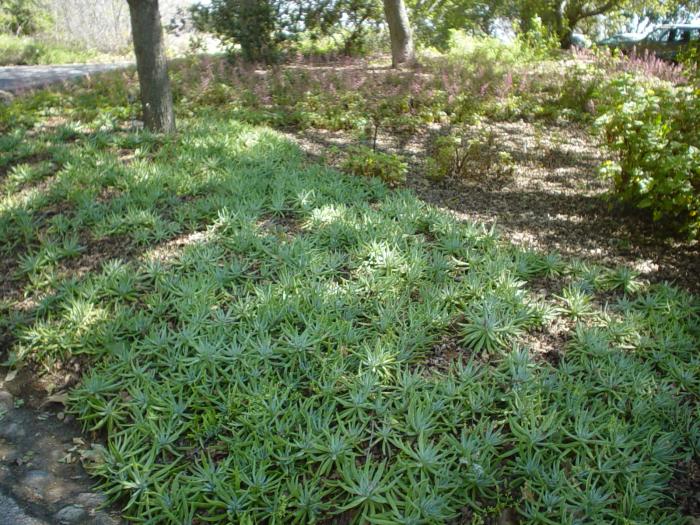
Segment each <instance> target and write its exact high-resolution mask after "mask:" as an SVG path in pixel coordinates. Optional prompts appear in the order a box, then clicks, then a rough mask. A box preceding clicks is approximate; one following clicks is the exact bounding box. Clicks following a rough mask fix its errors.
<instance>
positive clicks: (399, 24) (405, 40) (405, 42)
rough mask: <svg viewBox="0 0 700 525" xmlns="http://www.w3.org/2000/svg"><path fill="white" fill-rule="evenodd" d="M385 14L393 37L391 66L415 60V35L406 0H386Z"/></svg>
mask: <svg viewBox="0 0 700 525" xmlns="http://www.w3.org/2000/svg"><path fill="white" fill-rule="evenodd" d="M384 15H385V16H386V22H387V24H388V25H389V37H390V38H391V67H398V66H399V65H401V64H406V63H411V62H413V61H414V59H415V54H414V49H413V35H412V34H411V24H410V23H409V21H408V12H407V11H406V4H405V3H404V0H384Z"/></svg>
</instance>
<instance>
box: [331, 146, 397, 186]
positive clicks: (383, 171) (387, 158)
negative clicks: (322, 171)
mask: <svg viewBox="0 0 700 525" xmlns="http://www.w3.org/2000/svg"><path fill="white" fill-rule="evenodd" d="M342 168H343V169H344V170H345V171H347V172H349V173H352V174H353V175H359V176H362V177H378V178H380V179H381V180H383V181H384V182H386V183H387V184H389V185H390V186H398V185H399V184H403V183H404V182H406V171H407V169H408V166H407V164H406V163H405V162H404V161H403V160H402V159H401V157H400V156H399V155H393V154H391V153H382V152H381V151H376V150H373V149H372V148H368V147H367V146H354V147H352V148H350V149H349V150H348V156H347V158H346V159H345V161H344V162H343V164H342Z"/></svg>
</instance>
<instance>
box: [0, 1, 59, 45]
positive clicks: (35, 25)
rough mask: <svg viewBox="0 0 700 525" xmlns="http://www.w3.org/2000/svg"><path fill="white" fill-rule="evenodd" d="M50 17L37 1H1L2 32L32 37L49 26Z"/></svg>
mask: <svg viewBox="0 0 700 525" xmlns="http://www.w3.org/2000/svg"><path fill="white" fill-rule="evenodd" d="M48 23H49V17H48V14H47V12H46V10H45V9H43V6H42V5H40V4H39V2H37V1H36V0H0V31H1V32H3V33H12V34H13V35H15V36H25V35H32V34H34V33H36V32H38V31H39V30H40V29H42V27H44V26H46V25H48Z"/></svg>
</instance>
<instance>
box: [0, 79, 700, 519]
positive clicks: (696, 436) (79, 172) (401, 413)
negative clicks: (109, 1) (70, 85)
mask: <svg viewBox="0 0 700 525" xmlns="http://www.w3.org/2000/svg"><path fill="white" fill-rule="evenodd" d="M127 92H128V87H124V86H119V85H116V84H112V83H109V82H107V83H105V84H97V85H93V86H92V87H91V89H90V90H86V91H81V90H74V92H73V93H72V94H71V95H66V97H65V98H64V99H62V98H61V97H59V96H52V95H50V94H40V95H37V96H36V97H35V98H31V99H24V100H20V101H17V102H16V103H15V105H13V106H11V107H9V108H8V109H7V110H6V111H7V112H6V113H5V115H7V116H8V118H9V119H13V120H12V122H13V125H12V127H13V131H12V133H11V134H10V135H8V136H6V137H3V139H2V141H0V147H1V148H2V152H3V157H5V156H7V157H8V158H10V160H9V161H7V163H6V164H5V165H4V166H5V169H7V174H9V175H7V174H6V175H5V176H3V177H2V178H0V195H1V199H0V253H1V254H2V256H3V258H4V259H5V260H6V261H9V268H10V270H11V271H10V272H8V274H9V275H12V276H13V279H15V280H16V283H18V284H17V285H18V286H21V293H20V294H19V296H18V297H22V298H24V299H26V300H30V301H32V302H33V304H35V308H34V309H33V310H32V313H31V316H26V315H16V316H15V317H16V318H15V319H14V321H13V322H12V323H8V326H10V327H11V328H10V329H11V330H12V335H13V337H14V339H15V340H16V343H15V344H14V346H13V349H12V355H11V356H10V362H12V363H16V362H23V361H28V360H29V361H34V362H40V363H42V364H45V365H47V366H50V365H51V363H55V362H57V361H64V360H68V359H72V358H76V357H80V358H82V359H84V360H85V361H86V362H88V363H89V364H90V367H89V369H87V370H86V371H85V373H84V376H83V378H82V381H81V383H80V384H79V385H78V386H77V387H76V388H75V389H74V390H73V391H72V393H71V396H70V400H71V401H70V406H71V410H72V411H73V413H74V414H76V415H77V417H78V418H79V419H80V421H81V422H82V423H83V425H84V426H85V429H86V430H88V431H92V432H100V433H102V435H104V437H105V439H106V447H105V450H104V453H103V457H102V458H101V461H98V462H96V463H95V464H94V465H93V470H94V473H95V474H96V475H97V476H99V477H100V479H101V480H102V482H103V485H102V487H103V489H104V490H105V491H106V493H107V494H108V495H109V496H111V497H112V498H113V499H115V500H117V501H119V502H120V503H121V504H122V505H123V508H124V509H125V514H126V515H127V516H128V517H131V518H133V519H135V520H137V521H144V522H152V523H159V522H162V523H172V522H207V523H231V522H234V523H263V522H267V523H310V522H314V521H324V520H325V521H326V522H338V521H342V520H346V521H351V522H355V523H368V522H369V523H377V524H385V523H445V522H448V521H450V520H454V519H457V518H459V517H460V516H465V515H466V516H470V515H471V516H472V518H471V519H472V520H473V521H474V522H478V520H479V519H486V518H487V517H488V516H489V515H492V516H496V517H501V518H502V517H503V516H507V515H511V514H512V513H514V514H517V515H518V516H519V517H520V518H521V519H522V520H523V521H525V522H529V523H579V522H598V523H628V522H635V523H650V524H651V523H683V517H682V516H681V515H680V514H679V512H678V510H677V508H676V506H675V504H674V500H673V497H674V494H673V493H672V491H671V490H670V488H669V483H670V481H671V479H672V478H673V476H674V472H675V468H676V465H677V464H678V463H679V462H682V461H688V460H690V459H692V458H693V457H696V456H697V454H698V447H700V418H699V417H698V412H699V410H698V396H699V394H700V360H699V359H698V356H697V348H698V346H699V345H700V303H699V302H698V299H697V298H696V297H694V296H691V295H689V294H686V293H684V292H682V291H680V290H677V289H675V288H673V287H671V286H667V285H654V286H648V285H645V284H644V283H643V282H639V280H638V279H637V278H636V276H635V275H634V274H633V273H632V272H629V271H626V270H621V269H618V270H606V269H603V268H597V267H591V266H590V265H586V264H582V263H577V262H572V261H567V260H565V259H563V258H562V257H560V256H558V255H557V254H539V253H535V252H526V251H523V250H522V249H520V248H517V247H514V246H512V245H509V244H507V243H505V242H503V241H501V240H500V239H499V237H498V235H497V233H496V232H494V231H492V230H490V229H487V228H485V227H483V226H481V225H479V224H471V223H463V222H459V221H457V220H456V219H455V218H453V217H452V216H450V215H448V214H447V213H444V212H442V211H440V210H438V209H436V208H434V207H431V206H428V205H426V204H425V203H423V202H421V201H420V200H418V199H417V198H416V197H415V195H414V194H413V193H411V192H410V191H407V190H390V189H388V188H387V187H386V186H385V185H384V184H383V183H382V182H381V181H380V180H379V179H377V178H366V177H353V176H350V175H345V174H342V173H339V172H337V171H335V170H333V169H330V168H328V167H325V166H322V165H318V164H314V163H312V162H311V161H309V160H308V159H307V158H305V157H304V156H303V155H302V153H301V152H300V150H299V149H298V148H297V147H296V146H295V145H294V144H292V143H290V142H289V141H288V140H286V139H284V138H283V137H282V136H281V135H278V134H277V133H275V132H274V131H271V130H269V129H267V128H258V127H253V126H251V125H248V124H244V123H240V122H238V121H236V120H233V119H232V118H230V116H229V115H227V114H226V113H225V111H223V110H221V109H219V110H217V111H211V110H206V109H202V108H195V107H194V106H187V105H185V104H181V105H180V106H179V108H180V111H181V114H180V115H179V116H180V121H179V126H180V132H179V134H178V135H177V136H175V137H171V138H163V137H159V136H154V135H151V134H148V133H144V132H141V131H136V130H134V129H131V128H129V127H128V125H127V124H125V123H124V122H123V120H122V119H123V118H125V117H126V118H128V117H129V116H131V115H132V114H133V112H134V108H133V107H132V106H130V105H129V104H128V102H127V97H126V93H127ZM120 101H122V102H121V103H120ZM86 104H93V106H92V108H87V107H85V105H86ZM105 106H106V107H108V108H111V109H109V111H108V115H110V116H109V118H107V119H105V117H104V115H103V114H100V112H97V111H94V112H93V109H94V108H95V107H98V108H99V107H105ZM224 109H226V108H224ZM228 109H231V108H230V107H229V108H228ZM19 115H21V118H22V119H26V122H31V125H30V124H22V122H25V121H23V120H21V119H19V118H18V116H19ZM76 115H82V116H83V117H86V118H85V120H84V121H83V122H84V124H82V125H76V124H66V123H64V124H61V125H59V126H56V127H51V126H49V123H50V119H52V118H53V119H55V118H56V117H57V116H62V117H64V118H69V119H70V120H71V121H74V119H76V118H77V117H76ZM5 125H8V124H7V121H6V123H5ZM19 144H22V146H21V148H19V149H18V145H19ZM18 151H19V152H18ZM10 164H11V165H10ZM47 166H51V168H50V169H48V168H47ZM555 278H556V280H557V282H559V283H561V284H560V286H561V288H560V289H558V290H557V293H556V294H554V295H553V296H552V297H551V298H542V297H540V296H538V295H536V294H535V293H534V292H533V291H532V290H533V289H535V288H536V284H537V282H538V280H540V281H541V280H542V279H555ZM8 297H9V298H8V299H6V300H5V305H6V306H4V307H3V308H4V310H17V311H19V310H21V308H20V306H19V304H18V303H19V298H16V296H12V295H10V296H8ZM555 322H558V323H561V324H563V325H564V326H567V327H568V329H567V330H566V332H565V334H564V340H565V341H566V343H565V345H564V347H562V348H559V349H558V350H559V351H560V352H561V355H560V358H559V359H558V361H557V362H556V364H553V363H550V362H549V361H547V359H545V358H544V357H543V356H541V355H536V354H535V353H534V352H532V351H530V349H529V347H528V346H527V341H529V340H532V338H538V337H541V336H542V335H543V334H544V333H545V332H546V330H547V327H548V326H549V325H550V324H551V323H555ZM443 340H457V341H460V342H461V344H462V346H461V347H460V349H459V351H458V352H457V353H456V355H455V356H453V358H452V360H451V361H450V362H448V363H447V365H446V367H445V368H444V369H442V368H439V369H438V368H434V367H431V366H430V365H429V360H428V357H429V356H430V355H432V354H433V353H434V350H435V348H436V347H437V346H438V344H439V343H440V341H443Z"/></svg>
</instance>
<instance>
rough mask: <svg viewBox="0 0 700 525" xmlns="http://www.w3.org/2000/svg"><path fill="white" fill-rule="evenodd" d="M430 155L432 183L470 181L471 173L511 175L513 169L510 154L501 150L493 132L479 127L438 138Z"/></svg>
mask: <svg viewBox="0 0 700 525" xmlns="http://www.w3.org/2000/svg"><path fill="white" fill-rule="evenodd" d="M430 153H431V155H430V157H429V159H428V160H427V165H426V168H427V176H428V178H430V179H432V180H440V179H442V178H444V177H445V176H452V177H468V176H469V175H470V173H484V174H488V175H508V174H511V173H512V171H513V168H514V164H513V159H512V156H511V155H510V153H509V152H507V151H500V150H499V149H498V146H497V144H496V135H495V134H494V133H493V131H492V130H489V129H486V128H482V127H479V126H477V127H475V128H465V129H459V130H456V131H453V132H452V133H451V134H449V135H441V136H439V137H437V138H436V139H435V140H434V141H433V143H432V145H431V148H430Z"/></svg>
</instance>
